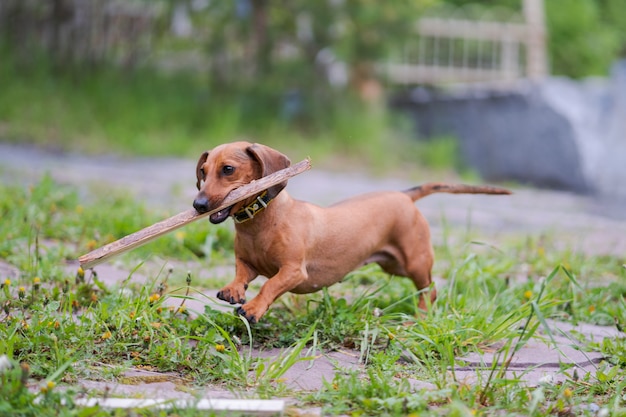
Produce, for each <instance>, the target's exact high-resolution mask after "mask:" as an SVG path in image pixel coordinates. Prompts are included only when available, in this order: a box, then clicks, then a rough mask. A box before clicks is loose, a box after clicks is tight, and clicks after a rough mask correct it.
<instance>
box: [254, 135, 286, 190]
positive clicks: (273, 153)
mask: <svg viewBox="0 0 626 417" xmlns="http://www.w3.org/2000/svg"><path fill="white" fill-rule="evenodd" d="M246 152H248V154H249V155H250V156H251V157H252V158H253V159H255V160H256V161H257V162H258V163H259V165H261V177H266V176H268V175H270V174H273V173H274V172H277V171H280V170H281V169H285V168H287V167H288V166H289V165H291V161H290V160H289V158H287V157H286V156H285V155H283V154H282V153H280V152H278V151H277V150H275V149H272V148H270V147H269V146H265V145H261V144H259V143H255V144H253V145H251V146H248V147H247V148H246ZM286 186H287V181H284V182H281V183H280V184H278V185H275V186H273V187H270V188H269V189H268V192H269V193H270V195H271V196H272V197H275V196H276V195H278V193H279V192H281V190H282V189H283V188H285V187H286Z"/></svg>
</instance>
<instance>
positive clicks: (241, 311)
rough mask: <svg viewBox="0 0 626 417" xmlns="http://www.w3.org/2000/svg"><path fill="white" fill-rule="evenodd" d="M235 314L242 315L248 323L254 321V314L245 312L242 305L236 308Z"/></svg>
mask: <svg viewBox="0 0 626 417" xmlns="http://www.w3.org/2000/svg"><path fill="white" fill-rule="evenodd" d="M237 314H239V315H240V316H244V317H245V318H246V320H248V322H249V323H250V324H255V323H256V316H255V315H254V314H248V313H246V310H245V309H244V308H243V306H241V307H238V308H237Z"/></svg>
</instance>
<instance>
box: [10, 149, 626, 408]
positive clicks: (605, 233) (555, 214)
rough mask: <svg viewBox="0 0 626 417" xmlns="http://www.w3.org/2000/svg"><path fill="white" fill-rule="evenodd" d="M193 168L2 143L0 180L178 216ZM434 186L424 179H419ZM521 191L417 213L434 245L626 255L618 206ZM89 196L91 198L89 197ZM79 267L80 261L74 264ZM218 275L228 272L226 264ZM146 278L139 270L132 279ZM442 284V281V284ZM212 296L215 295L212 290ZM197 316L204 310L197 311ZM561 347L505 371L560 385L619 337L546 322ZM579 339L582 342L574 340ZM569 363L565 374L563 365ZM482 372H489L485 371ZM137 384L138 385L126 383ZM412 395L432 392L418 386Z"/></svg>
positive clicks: (297, 189) (352, 361)
mask: <svg viewBox="0 0 626 417" xmlns="http://www.w3.org/2000/svg"><path fill="white" fill-rule="evenodd" d="M194 170H195V161H194V160H183V159H170V158H160V159H155V158H149V159H147V158H146V159H136V158H132V159H131V158H121V157H114V156H84V155H78V154H64V153H57V152H49V151H44V150H40V149H35V148H30V147H23V146H16V145H8V144H3V143H0V180H1V181H3V182H9V183H15V184H25V185H26V184H29V183H33V182H35V181H37V180H38V179H39V178H40V177H41V176H42V175H44V174H49V175H51V176H52V177H53V178H54V179H55V180H57V181H59V182H61V183H67V184H72V185H75V186H77V187H79V189H81V190H84V191H86V190H99V189H103V190H105V189H107V188H108V187H114V188H118V189H120V190H124V191H127V192H130V193H132V195H135V196H137V198H138V199H143V200H144V201H146V203H147V204H148V205H153V206H156V207H160V208H164V209H167V210H169V211H171V212H172V214H174V213H176V212H178V211H182V210H185V209H188V208H189V207H190V205H191V201H192V200H193V197H194V194H195V176H194ZM410 176H411V175H410V173H409V174H407V175H406V177H405V178H378V177H372V176H370V175H368V174H366V173H346V172H331V171H323V170H316V169H315V161H313V169H312V170H311V171H309V172H306V173H304V174H302V175H300V176H298V177H295V178H293V179H291V180H290V183H289V186H288V188H287V190H288V191H289V192H290V193H291V194H292V195H293V196H294V197H296V198H300V199H304V200H308V201H311V202H314V203H317V204H321V205H326V204H329V203H332V202H335V201H337V200H339V199H341V198H345V197H348V196H351V195H355V194H358V193H362V192H367V191H374V190H380V189H400V190H401V189H404V188H408V187H410V186H413V185H415V182H414V181H410V180H408V178H410ZM430 180H433V181H435V180H438V179H437V178H425V179H424V180H423V181H421V182H427V181H430ZM514 191H515V194H514V195H512V196H506V197H492V196H479V195H475V196H474V195H455V196H450V195H436V196H429V197H427V198H425V199H424V200H421V201H419V202H418V207H419V208H420V209H421V210H422V211H423V212H424V214H425V215H426V217H427V218H428V219H429V221H430V222H431V226H432V229H433V236H434V239H435V241H437V240H438V239H442V235H443V232H442V224H443V222H442V219H444V218H445V222H447V223H449V224H452V225H462V226H465V227H471V229H472V230H473V231H474V234H475V235H477V236H479V237H480V240H482V241H485V242H487V243H491V244H495V245H497V244H498V242H500V241H501V239H508V238H511V237H523V236H529V237H540V236H542V235H552V236H557V237H558V239H556V240H557V241H558V242H559V244H560V245H562V246H563V247H568V248H571V249H573V250H576V251H583V252H586V253H588V254H607V255H617V256H624V254H626V204H624V202H623V201H618V200H606V199H604V200H602V201H600V200H598V199H597V198H596V197H594V196H582V195H575V194H570V193H564V192H554V191H540V190H534V189H526V188H521V187H516V188H515V189H514ZM85 195H87V193H85ZM0 268H3V270H5V271H9V272H7V273H15V271H14V270H11V266H10V265H6V264H4V263H2V262H0ZM68 268H69V269H70V270H75V268H76V264H72V265H68ZM98 270H99V277H100V278H101V279H102V278H103V277H106V279H107V280H108V281H109V282H111V283H113V282H116V281H118V280H122V279H125V278H126V277H127V271H126V270H124V269H123V268H122V267H121V266H120V265H118V264H115V263H107V264H103V265H101V266H99V267H98ZM221 273H223V274H224V275H225V276H228V275H229V274H232V269H229V267H225V268H224V269H223V270H222V271H221ZM136 277H141V271H139V272H138V274H136ZM444 285H445V284H444ZM207 294H208V295H210V296H212V295H214V294H215V291H214V290H208V291H207ZM196 307H197V308H198V309H199V310H201V306H196ZM549 323H550V327H551V333H552V334H553V336H554V340H556V342H557V343H556V345H555V344H554V343H553V341H552V339H551V338H549V337H547V334H546V337H544V338H535V339H533V340H532V341H531V342H530V343H528V344H527V345H526V346H525V347H524V348H523V349H522V350H521V351H519V352H518V353H517V354H516V356H515V358H514V360H513V361H512V362H511V366H510V367H509V370H508V373H509V375H516V376H518V377H519V378H521V379H522V380H524V381H527V383H528V384H530V385H535V384H538V383H540V382H541V381H557V382H558V381H560V380H563V378H565V377H566V375H567V374H568V373H569V374H571V372H573V369H578V373H579V374H580V375H583V374H584V373H585V372H588V371H593V370H594V369H595V367H596V366H597V364H598V362H599V361H600V360H601V356H600V354H598V353H585V352H583V351H582V350H580V349H578V346H579V342H578V341H577V340H579V337H580V335H583V336H584V337H585V338H587V339H588V340H592V339H593V340H598V339H600V338H603V337H616V336H618V334H617V330H616V329H615V328H613V327H601V326H592V325H583V324H581V325H579V326H577V327H573V326H571V325H569V324H565V323H559V322H549ZM575 335H576V336H575ZM279 353H280V352H279V351H269V352H255V355H259V356H263V357H267V356H272V355H274V356H277V355H278V354H279ZM358 356H359V355H358V352H351V351H342V352H332V353H319V352H318V354H317V356H316V358H315V359H314V360H313V361H305V362H299V363H298V364H296V365H295V366H294V367H293V368H292V369H290V370H289V371H288V372H287V374H286V375H285V380H286V384H287V386H288V387H290V388H292V389H296V390H306V391H314V390H317V389H319V388H320V387H321V386H322V384H323V381H324V380H326V381H331V380H332V378H333V375H334V373H335V372H337V371H338V370H342V369H361V365H359V364H358ZM459 359H460V360H459V363H458V364H457V366H456V367H455V368H454V369H450V370H449V372H450V373H451V374H454V376H455V377H456V379H457V380H464V381H467V382H470V383H472V382H476V379H477V378H478V377H479V376H480V375H481V374H480V373H477V372H476V370H477V369H478V368H482V367H489V366H490V365H491V364H492V362H493V361H494V360H497V358H494V356H493V354H492V353H489V352H486V353H485V354H483V355H475V354H472V355H469V356H468V357H466V358H459ZM564 364H566V365H571V368H570V369H569V370H567V371H562V369H563V365H564ZM485 372H486V371H485ZM131 381H132V383H130V382H131ZM412 382H413V384H414V385H415V386H416V388H422V387H427V388H428V384H424V383H423V382H420V381H412ZM80 384H81V385H83V386H84V387H85V388H86V389H87V390H96V391H101V390H103V389H104V388H105V387H107V388H108V389H109V390H110V391H111V393H112V394H115V395H120V396H129V397H135V396H137V395H142V396H158V397H162V398H174V397H175V398H184V397H185V396H191V395H192V394H191V393H189V391H188V390H187V389H185V390H184V392H183V391H181V389H180V386H179V384H178V380H177V376H176V375H168V374H153V373H150V372H146V371H138V370H131V371H128V372H126V373H125V377H124V378H122V379H120V380H118V381H117V382H114V383H111V382H102V381H81V382H80ZM195 394H200V395H201V396H204V397H206V398H229V397H233V396H237V397H242V396H243V397H246V396H249V395H253V393H245V392H244V393H237V394H234V393H231V392H227V391H223V390H220V389H217V388H215V387H213V388H212V387H208V388H206V389H204V390H203V391H202V392H200V393H197V392H196V393H195Z"/></svg>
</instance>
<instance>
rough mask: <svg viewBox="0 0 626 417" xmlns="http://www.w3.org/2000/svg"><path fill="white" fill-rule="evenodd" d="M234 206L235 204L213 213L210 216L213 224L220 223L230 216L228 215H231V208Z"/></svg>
mask: <svg viewBox="0 0 626 417" xmlns="http://www.w3.org/2000/svg"><path fill="white" fill-rule="evenodd" d="M232 208H233V206H230V207H226V208H224V209H221V210H220V211H218V212H216V213H213V214H211V215H210V216H209V221H210V222H211V223H213V224H218V223H222V222H223V221H224V220H226V219H227V218H228V216H230V210H231V209H232Z"/></svg>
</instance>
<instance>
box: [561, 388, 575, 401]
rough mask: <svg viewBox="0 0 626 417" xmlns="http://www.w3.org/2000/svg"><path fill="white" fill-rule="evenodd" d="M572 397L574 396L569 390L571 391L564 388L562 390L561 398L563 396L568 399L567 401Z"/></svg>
mask: <svg viewBox="0 0 626 417" xmlns="http://www.w3.org/2000/svg"><path fill="white" fill-rule="evenodd" d="M572 395H574V393H573V392H572V390H571V389H569V388H565V389H564V390H563V396H564V397H565V398H568V399H569V398H572Z"/></svg>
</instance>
